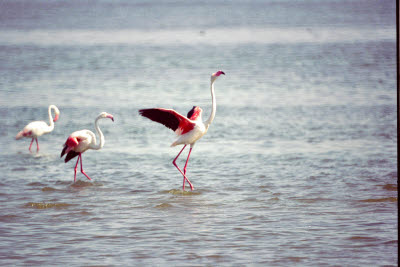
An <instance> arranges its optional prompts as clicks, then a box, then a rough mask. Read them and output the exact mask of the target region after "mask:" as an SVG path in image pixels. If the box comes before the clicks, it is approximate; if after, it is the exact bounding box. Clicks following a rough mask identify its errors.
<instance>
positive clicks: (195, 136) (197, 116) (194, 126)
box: [139, 71, 225, 190]
mask: <svg viewBox="0 0 400 267" xmlns="http://www.w3.org/2000/svg"><path fill="white" fill-rule="evenodd" d="M221 74H224V75H225V73H224V72H223V71H217V72H216V73H213V74H212V75H211V86H210V87H211V99H212V109H211V114H210V117H209V118H208V120H206V121H205V122H203V121H202V119H201V114H202V112H203V110H202V109H201V108H200V107H197V106H194V107H193V108H192V109H191V110H190V111H189V113H188V114H187V117H185V116H183V115H181V114H179V113H178V112H176V111H175V110H173V109H164V108H150V109H141V110H139V113H140V115H142V116H144V117H146V118H149V119H150V120H152V121H155V122H159V123H161V124H164V125H165V126H166V127H168V128H170V129H172V130H173V131H175V133H176V134H177V135H178V138H177V139H176V140H175V142H173V143H172V144H171V146H177V145H184V146H183V148H182V150H181V151H180V152H179V153H178V155H177V156H176V158H175V159H174V160H173V161H172V164H174V166H175V167H176V168H177V169H178V171H179V172H180V173H181V174H182V175H183V186H182V189H183V190H185V181H187V182H188V183H189V185H190V189H191V190H193V185H192V183H191V182H190V181H189V179H188V178H187V177H186V168H187V164H188V161H189V157H190V152H192V149H193V146H194V144H195V143H196V141H197V140H199V139H200V138H201V137H202V136H203V135H205V134H206V132H207V130H208V127H210V124H211V122H212V121H213V120H214V117H215V112H216V109H217V104H216V102H215V94H214V82H215V80H216V79H217V78H218V77H219V76H220V75H221ZM187 145H190V150H189V154H188V156H187V159H186V163H185V167H184V168H183V172H182V170H181V169H180V168H179V167H178V165H176V160H177V159H178V157H179V155H180V154H181V153H182V151H183V150H184V149H185V147H186V146H187Z"/></svg>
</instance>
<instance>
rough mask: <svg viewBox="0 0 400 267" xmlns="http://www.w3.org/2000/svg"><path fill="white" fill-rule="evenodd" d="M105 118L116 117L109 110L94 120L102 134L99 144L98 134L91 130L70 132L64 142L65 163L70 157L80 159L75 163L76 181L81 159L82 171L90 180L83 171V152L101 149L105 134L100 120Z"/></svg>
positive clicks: (99, 133)
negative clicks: (101, 129)
mask: <svg viewBox="0 0 400 267" xmlns="http://www.w3.org/2000/svg"><path fill="white" fill-rule="evenodd" d="M103 118H109V119H111V120H112V121H114V117H113V115H111V114H108V113H107V112H102V113H100V114H99V116H97V118H96V120H95V121H94V128H95V129H96V132H97V134H98V135H99V136H100V142H99V144H96V135H95V134H94V133H93V132H92V131H89V130H80V131H76V132H73V133H72V134H70V136H69V137H68V138H67V141H66V142H65V144H64V148H63V150H62V152H61V156H60V157H62V156H64V154H67V156H66V157H65V163H67V162H68V161H69V160H70V159H72V158H74V157H76V156H78V160H77V161H76V164H75V169H74V170H75V175H74V182H76V169H77V168H78V162H79V160H80V161H81V173H83V174H84V175H85V176H86V177H87V178H88V179H89V180H92V179H90V177H89V176H88V175H87V174H86V173H85V172H84V171H83V166H82V153H83V152H85V151H86V150H88V149H94V150H99V149H101V148H102V147H103V146H104V142H105V140H104V135H103V133H102V132H101V131H100V128H99V124H98V121H99V120H100V119H103Z"/></svg>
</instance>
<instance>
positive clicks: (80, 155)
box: [79, 153, 92, 180]
mask: <svg viewBox="0 0 400 267" xmlns="http://www.w3.org/2000/svg"><path fill="white" fill-rule="evenodd" d="M79 157H80V159H81V173H83V175H85V176H86V178H88V179H89V180H92V179H90V177H89V176H88V175H87V174H86V173H85V172H84V171H83V166H82V154H80V153H79Z"/></svg>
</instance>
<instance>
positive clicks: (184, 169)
mask: <svg viewBox="0 0 400 267" xmlns="http://www.w3.org/2000/svg"><path fill="white" fill-rule="evenodd" d="M191 152H192V147H191V148H190V150H189V154H188V156H187V159H186V163H185V167H184V168H183V174H184V175H185V176H186V168H187V165H188V162H189V157H190V153H191ZM186 180H187V181H188V183H189V185H190V188H191V189H192V190H193V185H192V183H191V182H190V181H189V179H188V178H186ZM183 183H185V180H183Z"/></svg>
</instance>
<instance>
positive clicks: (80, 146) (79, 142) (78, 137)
mask: <svg viewBox="0 0 400 267" xmlns="http://www.w3.org/2000/svg"><path fill="white" fill-rule="evenodd" d="M84 133H86V131H85V130H82V131H77V132H74V133H72V134H71V135H70V136H69V137H68V138H67V141H65V143H64V147H63V150H62V151H61V155H60V157H63V156H64V155H65V154H67V156H66V157H65V162H68V161H69V160H71V159H73V158H74V157H76V156H78V155H79V153H82V152H84V151H85V150H86V149H87V146H88V144H87V143H88V142H87V141H88V136H86V135H85V134H84ZM85 148H86V149H85Z"/></svg>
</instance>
